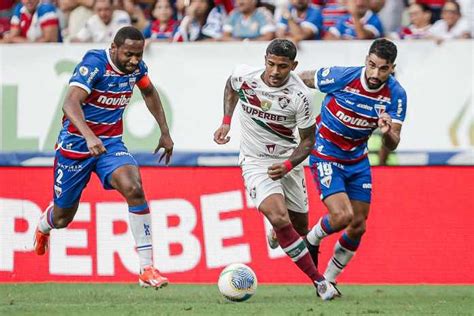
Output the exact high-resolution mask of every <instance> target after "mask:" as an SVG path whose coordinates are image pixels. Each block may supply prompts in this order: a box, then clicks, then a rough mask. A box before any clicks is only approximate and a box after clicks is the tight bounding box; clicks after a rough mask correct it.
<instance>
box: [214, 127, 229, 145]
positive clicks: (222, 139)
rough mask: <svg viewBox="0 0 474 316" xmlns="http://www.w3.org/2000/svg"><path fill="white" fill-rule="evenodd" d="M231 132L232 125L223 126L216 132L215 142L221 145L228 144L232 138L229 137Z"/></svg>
mask: <svg viewBox="0 0 474 316" xmlns="http://www.w3.org/2000/svg"><path fill="white" fill-rule="evenodd" d="M229 131H230V125H228V124H222V125H221V126H219V128H218V129H217V130H216V131H215V132H214V141H215V142H216V143H217V144H219V145H224V144H227V143H228V142H229V141H230V136H227V134H229Z"/></svg>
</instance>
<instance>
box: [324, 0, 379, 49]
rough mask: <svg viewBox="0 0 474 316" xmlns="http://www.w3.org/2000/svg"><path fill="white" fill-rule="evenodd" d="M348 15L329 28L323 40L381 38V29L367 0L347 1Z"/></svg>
mask: <svg viewBox="0 0 474 316" xmlns="http://www.w3.org/2000/svg"><path fill="white" fill-rule="evenodd" d="M347 10H348V11H349V14H347V15H345V16H342V17H341V18H340V19H339V20H338V22H337V24H336V26H334V27H331V28H330V29H329V32H327V33H326V35H325V36H324V39H329V40H332V39H343V40H344V39H349V40H350V39H372V38H378V37H382V36H383V27H382V23H381V22H380V20H379V18H378V16H377V14H375V13H373V12H372V11H371V10H369V0H348V1H347Z"/></svg>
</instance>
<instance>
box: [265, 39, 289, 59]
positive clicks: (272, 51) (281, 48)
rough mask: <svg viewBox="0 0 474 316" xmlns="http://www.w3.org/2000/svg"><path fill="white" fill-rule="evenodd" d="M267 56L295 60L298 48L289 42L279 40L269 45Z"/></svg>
mask: <svg viewBox="0 0 474 316" xmlns="http://www.w3.org/2000/svg"><path fill="white" fill-rule="evenodd" d="M267 55H276V56H283V57H288V58H289V59H290V60H295V58H296V46H295V44H293V42H291V41H289V40H286V39H281V38H277V39H274V40H273V41H271V42H270V44H268V47H267Z"/></svg>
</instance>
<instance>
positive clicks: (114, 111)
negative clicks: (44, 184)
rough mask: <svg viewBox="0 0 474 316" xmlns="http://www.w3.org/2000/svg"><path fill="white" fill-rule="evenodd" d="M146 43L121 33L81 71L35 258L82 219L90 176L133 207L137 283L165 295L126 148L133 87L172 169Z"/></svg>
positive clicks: (129, 30) (136, 34) (68, 103)
mask: <svg viewBox="0 0 474 316" xmlns="http://www.w3.org/2000/svg"><path fill="white" fill-rule="evenodd" d="M144 44H145V39H144V37H143V34H142V33H141V32H140V31H139V30H138V29H136V28H134V27H131V26H127V27H123V28H121V29H120V30H119V31H118V32H117V34H116V36H115V38H114V42H113V43H112V45H111V48H110V49H106V50H91V51H89V52H88V53H87V54H86V55H85V56H84V58H83V60H82V61H81V62H80V63H79V64H78V65H77V67H76V69H75V70H74V74H73V76H72V78H71V80H70V81H69V85H70V87H69V91H68V94H67V97H66V100H65V102H64V105H63V111H64V113H65V116H64V119H63V128H62V130H61V132H60V134H59V137H58V143H57V151H56V159H55V163H54V185H53V188H54V190H53V191H54V193H53V196H54V205H51V206H50V207H48V208H47V210H46V211H45V212H44V213H43V215H42V216H41V218H40V221H39V223H38V227H37V230H36V235H35V252H36V253H37V254H38V255H44V254H45V252H46V249H47V247H48V242H49V233H50V231H51V230H52V229H58V228H64V227H66V226H68V224H69V223H70V222H71V221H72V220H73V218H74V215H75V214H76V211H77V208H78V205H79V200H80V197H81V194H82V191H83V190H84V188H85V187H86V185H87V183H88V182H89V179H90V177H91V174H92V173H93V172H94V173H96V174H97V176H98V177H99V179H100V181H101V182H102V185H103V186H104V188H105V189H115V190H117V191H119V192H120V193H121V194H122V195H123V197H124V198H125V199H126V201H127V203H128V206H129V207H128V209H129V220H130V227H131V231H132V235H133V237H134V239H135V244H136V247H137V251H138V256H139V262H140V275H139V283H140V284H141V285H142V286H145V287H148V286H151V287H162V286H164V285H166V284H167V283H168V279H167V278H165V277H163V276H161V275H160V273H159V272H158V270H157V269H156V268H155V267H154V266H153V260H152V236H151V218H150V211H149V208H148V204H147V202H146V200H145V194H144V192H143V188H142V183H141V177H140V172H139V169H138V165H137V162H136V161H135V159H134V158H133V156H132V155H131V154H130V153H129V152H128V150H127V148H126V147H125V145H124V143H123V141H122V132H123V121H122V118H123V112H124V109H125V107H126V106H127V104H128V103H129V102H130V99H131V97H132V93H133V89H134V87H135V85H137V86H138V88H139V89H140V91H141V93H142V96H143V98H144V100H145V104H146V105H147V107H148V109H149V110H150V112H151V113H152V115H153V116H154V118H155V120H156V121H157V123H158V125H159V126H160V129H161V138H160V140H159V142H158V146H157V148H156V150H155V152H157V151H158V150H159V149H160V148H164V153H163V154H162V156H161V157H160V161H161V160H162V159H163V158H165V157H166V159H165V161H166V163H168V162H169V160H170V158H171V155H172V151H173V141H172V139H171V137H170V134H169V129H168V125H167V122H166V117H165V113H164V111H163V106H162V104H161V101H160V96H159V94H158V92H157V91H156V89H155V87H154V86H153V84H152V83H151V81H150V79H149V77H148V74H147V67H146V65H145V63H144V62H143V60H142V56H143V47H144Z"/></svg>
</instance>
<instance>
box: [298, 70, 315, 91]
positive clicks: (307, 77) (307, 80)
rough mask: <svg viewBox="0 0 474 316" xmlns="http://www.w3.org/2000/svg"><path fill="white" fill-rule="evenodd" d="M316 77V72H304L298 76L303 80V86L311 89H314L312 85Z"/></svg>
mask: <svg viewBox="0 0 474 316" xmlns="http://www.w3.org/2000/svg"><path fill="white" fill-rule="evenodd" d="M315 75H316V70H306V71H303V72H301V73H299V74H298V76H299V77H300V78H301V80H303V82H304V84H305V85H306V86H307V87H308V88H311V89H315V88H316V84H315V83H314V76H315Z"/></svg>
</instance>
